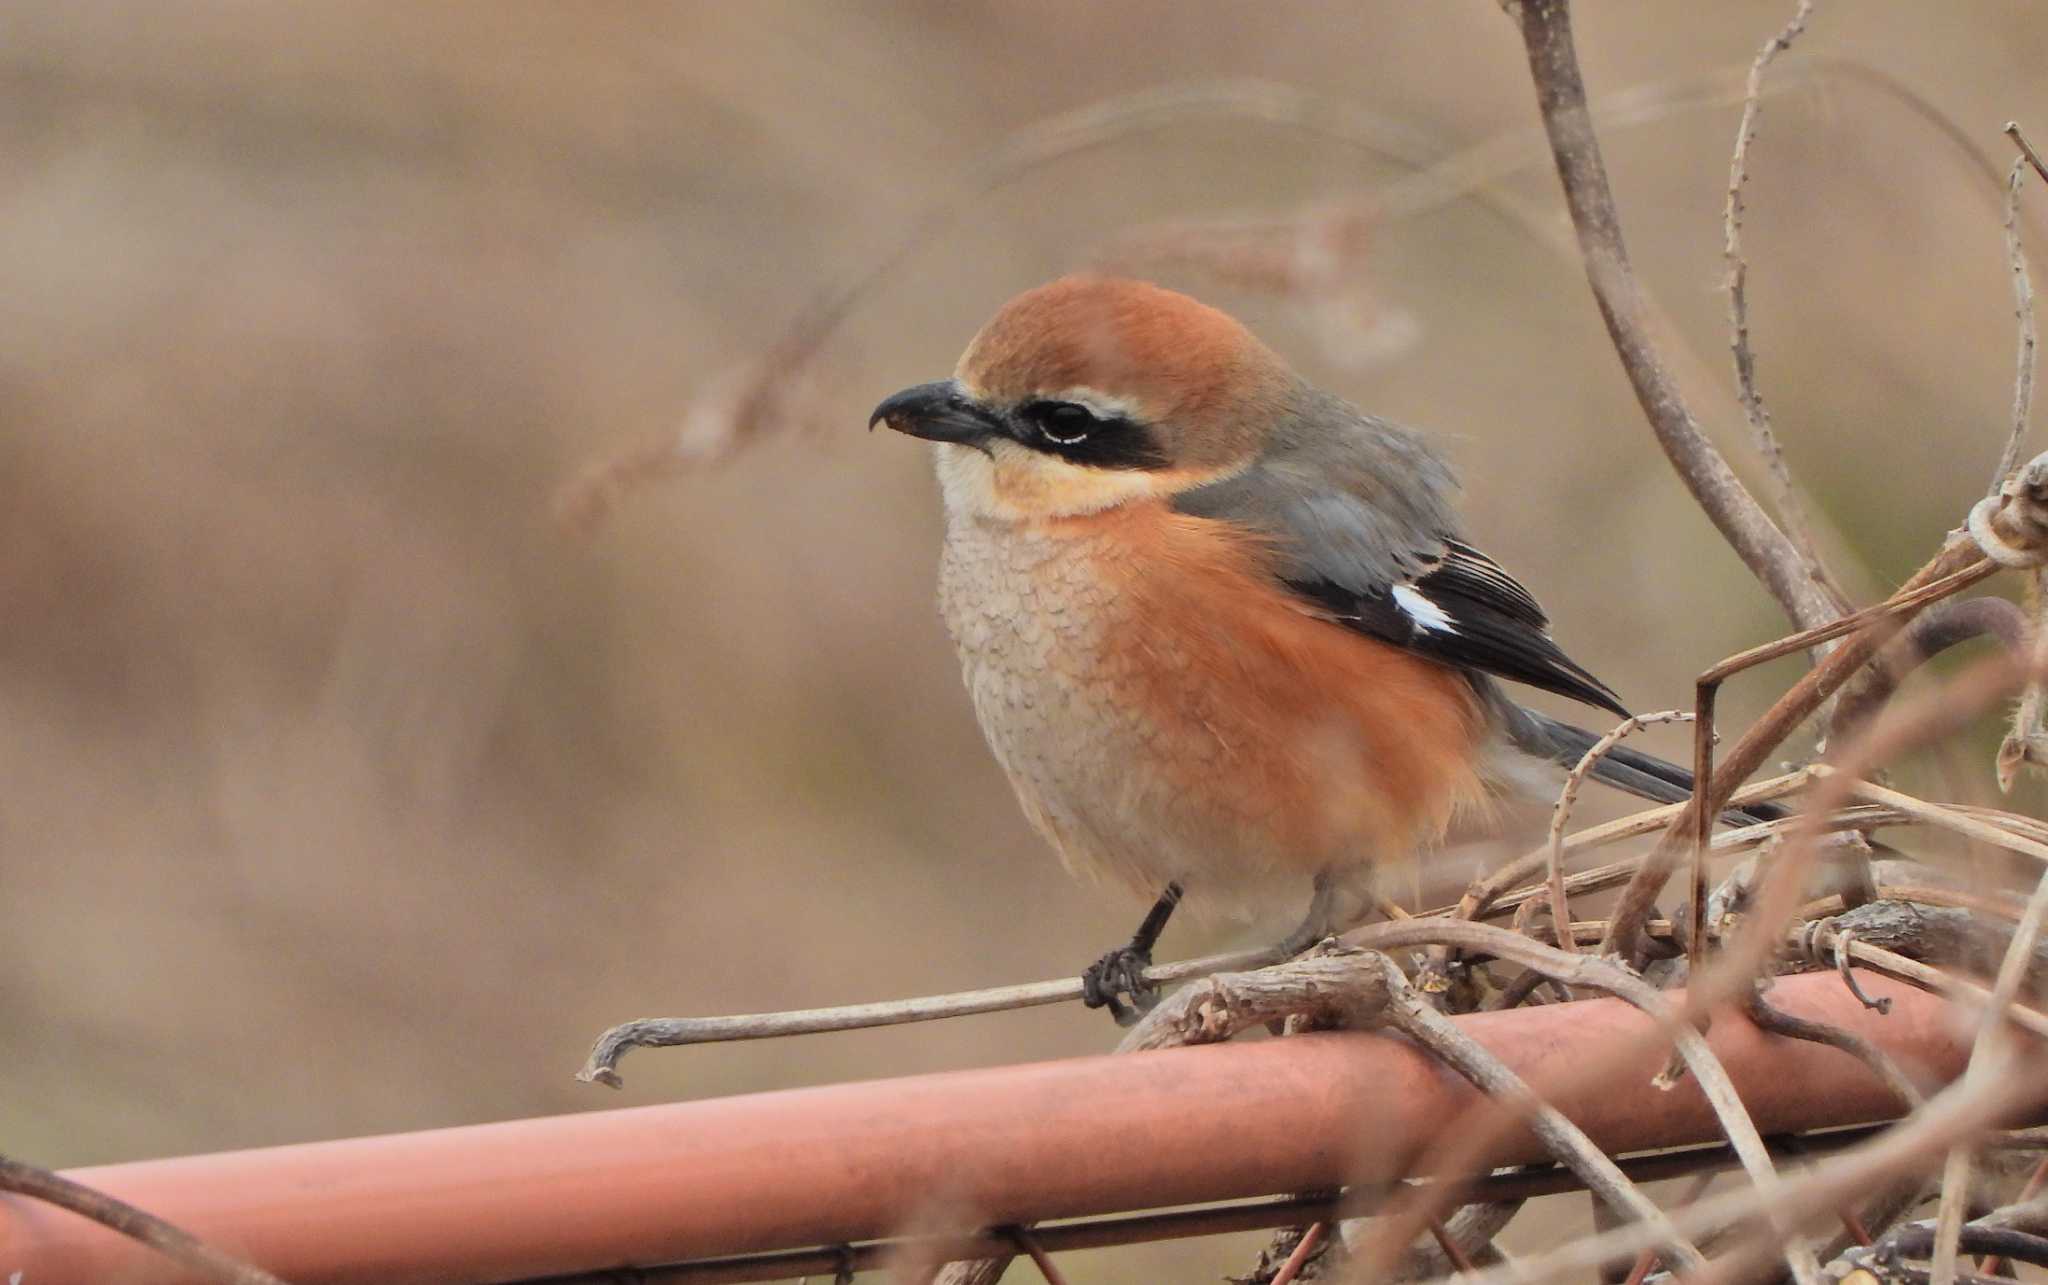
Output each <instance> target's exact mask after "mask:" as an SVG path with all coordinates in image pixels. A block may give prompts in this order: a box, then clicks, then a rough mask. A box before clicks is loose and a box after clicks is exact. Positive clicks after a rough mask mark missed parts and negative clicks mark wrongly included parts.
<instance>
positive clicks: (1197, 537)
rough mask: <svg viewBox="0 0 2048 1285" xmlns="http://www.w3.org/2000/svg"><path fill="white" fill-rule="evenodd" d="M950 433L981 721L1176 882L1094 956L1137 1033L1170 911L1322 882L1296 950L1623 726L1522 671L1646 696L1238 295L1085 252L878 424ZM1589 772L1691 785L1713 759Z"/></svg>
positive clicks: (1082, 818)
mask: <svg viewBox="0 0 2048 1285" xmlns="http://www.w3.org/2000/svg"><path fill="white" fill-rule="evenodd" d="M878 424H879V425H884V426H886V427H889V428H892V429H895V430H897V431H898V432H901V433H904V434H908V435H909V436H912V437H916V438H921V439H924V440H926V441H928V442H930V443H932V449H933V454H934V456H935V467H936V471H937V474H938V480H939V489H940V492H941V496H942V499H943V503H944V508H945V537H944V543H943V551H942V554H941V558H940V571H939V602H940V614H941V615H942V616H943V618H944V620H945V623H946V626H947V629H948V631H949V632H950V634H951V635H952V638H953V641H954V644H955V646H956V649H957V651H958V653H959V660H960V666H961V672H962V676H963V678H964V679H965V682H966V686H967V690H968V693H969V695H970V697H971V700H972V703H973V706H974V710H975V714H976V717H977V720H978V721H979V723H980V725H981V729H982V732H983V734H984V736H985V738H986V739H987V742H988V745H989V748H990V749H991V751H992V752H993V753H994V756H995V758H996V760H997V761H998V762H999V763H1000V765H1001V766H1002V768H1003V770H1004V772H1005V773H1006V774H1007V775H1008V777H1009V780H1010V783H1011V785H1012V786H1013V787H1014V790H1015V793H1016V796H1017V799H1018V802H1019V803H1020V804H1021V805H1022V808H1023V811H1024V813H1025V815H1026V817H1027V818H1028V819H1029V820H1030V822H1031V824H1032V825H1033V826H1034V828H1035V829H1036V830H1037V831H1038V832H1039V833H1040V834H1041V835H1042V836H1043V837H1044V838H1045V839H1046V840H1047V841H1048V842H1049V843H1050V844H1051V845H1052V847H1053V848H1054V849H1055V850H1056V851H1057V852H1058V854H1059V856H1060V857H1061V859H1062V860H1063V862H1064V863H1065V864H1066V866H1067V867H1068V869H1069V870H1070V871H1072V872H1074V873H1076V874H1081V875H1094V876H1107V877H1109V878H1111V879H1114V880H1117V881H1121V882H1122V883H1124V884H1127V885H1129V886H1130V887H1131V888H1132V889H1133V890H1135V891H1137V892H1138V893H1139V894H1140V895H1141V896H1150V897H1153V898H1154V900H1153V904H1152V907H1151V910H1150V911H1149V912H1148V913H1147V914H1146V915H1145V917H1144V919H1143V921H1142V922H1141V923H1140V924H1139V926H1138V929H1137V931H1136V932H1134V933H1133V934H1132V937H1131V940H1130V941H1129V942H1128V943H1126V944H1123V945H1120V946H1118V947H1117V948H1115V949H1113V950H1111V951H1109V952H1107V953H1106V954H1104V955H1103V956H1102V958H1101V959H1099V960H1097V961H1096V962H1095V963H1094V964H1093V965H1091V966H1090V967H1089V968H1088V969H1087V971H1086V972H1085V973H1084V974H1083V976H1082V979H1081V981H1082V991H1083V998H1084V1000H1085V1001H1086V1003H1087V1004H1088V1005H1089V1006H1090V1007H1093V1008H1103V1007H1106V1008H1108V1009H1109V1010H1110V1012H1111V1014H1112V1016H1114V1017H1115V1018H1116V1019H1117V1021H1118V1022H1119V1023H1120V1024H1129V1023H1130V1022H1132V1021H1134V1020H1136V1017H1137V1016H1138V1015H1139V1014H1141V1013H1142V1012H1143V1011H1144V1010H1145V1009H1146V1008H1147V1007H1149V1005H1150V1004H1151V1003H1153V1002H1154V1001H1155V1000H1156V990H1155V989H1154V988H1153V987H1152V986H1151V985H1150V984H1149V983H1148V982H1147V980H1146V978H1145V976H1144V973H1145V969H1146V968H1147V967H1149V966H1150V964H1151V962H1152V952H1153V950H1154V949H1155V947H1156V945H1157V943H1158V939H1159V937H1160V935H1161V934H1162V933H1163V931H1164V929H1165V927H1166V925H1167V922H1168V920H1169V919H1170V917H1171V916H1172V914H1173V912H1174V909H1175V908H1176V907H1177V906H1178V905H1179V904H1180V903H1181V901H1182V899H1183V897H1184V896H1188V895H1192V894H1196V893H1199V894H1201V895H1202V896H1203V897H1205V898H1210V897H1213V898H1216V899H1217V900H1218V901H1219V902H1220V903H1221V904H1225V905H1228V904H1232V903H1233V902H1237V901H1242V900H1243V899H1245V898H1248V897H1252V896H1255V895H1258V894H1260V893H1263V892H1266V891H1268V890H1271V889H1273V888H1276V887H1288V886H1300V885H1305V886H1306V889H1307V891H1308V893H1309V901H1308V910H1307V913H1306V914H1305V915H1304V916H1303V918H1302V920H1301V922H1300V924H1299V926H1298V927H1296V928H1295V929H1294V931H1292V932H1290V933H1289V934H1288V935H1287V937H1286V938H1285V939H1284V940H1283V941H1282V942H1281V943H1279V945H1278V950H1279V951H1281V952H1283V953H1285V954H1287V955H1293V954H1298V953H1300V952H1301V951H1303V950H1305V949H1307V948H1308V947H1309V946H1311V945H1313V944H1314V943H1315V942H1317V941H1319V940H1321V939H1322V938H1323V937H1324V936H1326V935H1327V934H1329V933H1331V932H1333V931H1341V930H1343V929H1344V928H1348V927H1350V926H1352V925H1353V924H1355V923H1357V922H1358V921H1360V920H1362V919H1363V918H1364V917H1365V915H1366V913H1367V912H1368V910H1369V909H1370V906H1371V904H1372V901H1371V898H1372V891H1371V890H1372V879H1373V874H1374V871H1375V870H1376V869H1382V868H1385V867H1386V866H1388V865H1389V864H1390V863H1395V862H1401V861H1405V860H1410V859H1418V858H1422V857H1426V855H1427V854H1428V853H1430V852H1431V851H1433V850H1435V849H1436V848H1437V847H1438V846H1439V845H1441V844H1442V842H1443V841H1444V838H1445V835H1446V833H1447V832H1448V830H1449V829H1450V827H1451V825H1452V823H1453V821H1454V820H1456V819H1459V818H1464V817H1472V818H1475V819H1478V820H1479V821H1480V823H1482V824H1484V822H1485V818H1487V817H1489V816H1491V815H1493V814H1495V813H1496V811H1497V809H1498V808H1499V806H1500V805H1501V804H1502V803H1503V802H1504V801H1507V800H1510V799H1514V798H1525V797H1531V796H1532V795H1533V792H1534V791H1535V789H1537V788H1538V786H1539V784H1540V783H1541V782H1542V781H1544V780H1552V781H1554V780H1555V779H1556V777H1557V775H1558V766H1559V765H1570V764H1573V763H1576V762H1577V761H1578V760H1579V758H1580V757H1581V756H1582V755H1583V754H1584V753H1585V752H1586V750H1587V749H1588V748H1589V747H1591V746H1592V744H1593V743H1594V742H1595V741H1596V740H1597V739H1598V738H1597V737H1596V736H1595V735H1594V733H1592V732H1590V731H1588V730H1586V729H1584V728H1581V727H1578V726H1576V725H1574V724H1571V723H1567V722H1563V721H1560V720H1557V719H1554V718H1551V717H1549V716H1547V715H1544V714H1542V713H1539V712H1537V711H1535V710H1532V709H1529V708H1527V707H1525V706H1523V705H1521V704H1519V703H1517V702H1516V701H1515V700H1514V699H1513V698H1512V697H1511V696H1510V695H1509V694H1508V693H1507V691H1506V690H1505V689H1504V686H1503V684H1504V683H1514V684H1520V685H1523V686H1527V687H1533V688H1536V689H1539V690H1542V691H1546V692H1552V693H1555V694H1557V695H1560V696H1564V697H1567V698H1569V699H1571V700H1574V701H1577V702H1580V703H1583V704H1585V705H1587V706H1590V707H1592V708H1594V709H1596V710H1600V711H1603V712H1604V713H1607V714H1610V715H1615V716H1617V717H1626V716H1627V713H1628V711H1627V709H1626V707H1625V706H1624V705H1623V704H1622V702H1621V699H1620V697H1619V696H1617V695H1616V694H1615V692H1614V691H1613V689H1611V688H1610V687H1608V686H1607V685H1606V684H1605V683H1603V682H1601V681H1600V680H1599V679H1598V678H1596V677H1595V676H1594V675H1593V674H1592V673H1590V672H1589V671H1588V670H1586V669H1585V668H1584V667H1583V666H1581V665H1579V664H1578V663H1577V662H1576V661H1574V660H1572V659H1571V658H1570V657H1569V656H1567V655H1566V654H1565V652H1564V651H1563V650H1562V649H1561V648H1560V647H1559V646H1558V644H1557V643H1556V642H1555V641H1554V640H1553V639H1552V637H1551V632H1550V622H1549V619H1548V617H1547V616H1546V615H1545V614H1544V611H1543V609H1542V608H1541V607H1540V606H1539V605H1538V604H1537V601H1536V599H1535V598H1534V597H1533V596H1532V595H1531V594H1530V593H1529V591H1528V590H1526V589H1525V588H1523V587H1522V585H1521V584H1520V583H1518V582H1517V581H1516V580H1515V579H1514V578H1513V577H1512V576H1511V575H1509V574H1508V573H1507V572H1506V571H1504V570H1502V568H1501V567H1500V566H1499V565H1498V564H1497V563H1496V562H1494V561H1493V560H1492V559H1491V558H1489V557H1488V556H1487V555H1486V554H1484V553H1482V552H1480V550H1479V549H1478V548H1476V547H1475V546H1474V545H1472V544H1471V543H1470V542H1469V541H1468V540H1467V539H1466V537H1465V535H1464V533H1463V532H1464V528H1463V524H1462V523H1461V521H1460V517H1459V514H1458V511H1457V504H1456V496H1457V482H1456V480H1455V478H1454V475H1453V472H1452V470H1451V468H1450V466H1449V464H1448V463H1447V462H1446V460H1445V458H1444V457H1443V455H1442V454H1441V453H1440V452H1439V451H1438V450H1437V449H1436V448H1435V447H1434V446H1433V445H1432V444H1431V443H1430V442H1429V441H1428V440H1427V439H1426V438H1425V437H1424V436H1423V435H1422V434H1421V433H1419V432H1417V431H1415V430H1412V429H1409V428H1405V427H1402V426H1400V425H1397V424H1395V423H1392V422H1389V421H1388V420H1385V419H1382V418H1379V417H1377V416H1374V415H1370V414H1367V413H1365V412H1364V411H1361V410H1359V409H1358V408H1356V407H1355V406H1353V405H1351V404H1350V403H1349V402H1347V401H1345V400H1343V399H1342V398H1340V397H1338V396H1336V395H1334V394H1332V393H1330V392H1327V391H1325V390H1323V389H1321V388H1319V387H1317V386H1315V385H1314V384H1312V383H1310V382H1309V381H1308V380H1306V379H1305V378H1303V377H1302V376H1300V375H1299V374H1297V373H1295V371H1294V370H1293V369H1292V368H1291V367H1290V366H1289V364H1288V363H1287V361H1286V360H1285V359H1284V358H1283V357H1281V356H1280V354H1279V353H1277V352H1276V351H1274V350H1273V349H1272V348H1270V347H1268V346H1267V345H1266V344H1265V343H1263V342H1262V341H1260V340H1259V339H1258V338H1257V337H1256V336H1254V335H1253V334H1252V332H1251V331H1250V330H1249V329H1247V328H1246V327H1245V326H1244V325H1242V324H1240V323H1239V322H1238V321H1237V320H1235V319H1234V318H1232V317H1230V316H1229V315H1227V314H1226V313H1224V312H1222V311H1220V310H1218V309H1216V308H1213V307H1210V306H1209V305H1207V304H1204V303H1201V302H1199V301H1197V300H1195V299H1193V298H1191V297H1189V296H1187V295H1185V294H1181V293H1178V292H1175V291H1172V290H1169V289H1166V288H1164V287H1162V286H1159V285H1155V284H1152V283H1149V282H1145V281H1139V280H1133V279H1128V278H1122V277H1116V276H1106V275H1096V274H1091V273H1082V274H1076V275H1070V276H1065V277H1061V278H1059V279H1057V280H1054V281H1052V282H1050V283H1048V284H1045V285H1041V286H1038V287H1036V288H1034V289H1031V290H1027V291H1025V292H1024V293H1022V294H1020V295H1018V296H1016V297H1015V298H1013V299H1011V300H1010V301H1008V302H1007V303H1005V304H1003V305H1002V307H1001V308H1000V309H998V310H997V312H996V313H995V315H994V317H993V318H992V319H990V320H989V322H988V323H987V324H986V325H985V326H983V327H982V329H981V330H980V332H979V333H978V334H976V335H975V336H974V338H973V339H972V341H971V342H970V343H969V344H968V346H967V349H966V351H965V352H964V353H963V354H962V356H961V357H960V360H959V363H958V364H957V366H956V367H955V369H954V371H953V374H952V376H951V377H950V378H948V379H942V380H938V381H935V382H931V383H924V384H919V385H917V386H915V387H911V388H906V389H904V390H903V391H901V392H898V393H896V394H894V395H893V396H890V397H888V398H887V399H885V400H884V401H882V402H881V404H880V405H878V406H877V407H876V408H875V410H874V413H873V415H872V416H871V417H870V419H869V422H868V427H869V428H870V429H873V428H874V427H875V426H876V425H878ZM1592 775H1593V776H1594V777H1595V778H1596V779H1598V780H1601V781H1603V782H1605V783H1607V784H1609V785H1611V786H1615V787H1618V788H1620V789H1622V790H1625V791H1628V792H1630V793H1632V794H1636V795H1639V796H1641V797H1644V798H1647V799H1650V800H1653V801H1657V802H1675V801H1677V800H1680V799H1683V798H1685V797H1686V796H1687V795H1688V793H1689V792H1690V791H1691V788H1692V777H1691V774H1690V773H1688V772H1687V771H1685V770H1684V769H1683V768H1680V767H1678V766H1676V765H1674V764H1671V763H1667V762H1665V761H1663V760H1661V759H1658V758H1655V757H1654V756H1651V755H1647V754H1642V753H1637V752H1635V751H1632V750H1628V749H1626V748H1620V749H1616V750H1613V751H1611V752H1610V753H1608V755H1607V756H1606V757H1605V758H1603V759H1601V760H1600V761H1599V762H1598V763H1597V765H1596V766H1595V767H1594V769H1593V771H1592Z"/></svg>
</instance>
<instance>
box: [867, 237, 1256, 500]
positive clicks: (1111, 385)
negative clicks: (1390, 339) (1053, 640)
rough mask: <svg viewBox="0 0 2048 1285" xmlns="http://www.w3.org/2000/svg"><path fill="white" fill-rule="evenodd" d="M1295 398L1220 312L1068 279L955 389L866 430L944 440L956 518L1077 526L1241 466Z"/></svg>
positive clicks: (1001, 324) (983, 336)
mask: <svg viewBox="0 0 2048 1285" xmlns="http://www.w3.org/2000/svg"><path fill="white" fill-rule="evenodd" d="M1295 387H1296V380H1295V378H1294V376H1293V375H1292V374H1291V373H1290V372H1289V371H1288V369H1287V366H1286V364H1285V363H1284V362H1283V361H1281V359H1280V358H1279V357H1278V356H1277V355H1276V354H1275V353H1274V352H1273V351H1272V350H1271V349H1269V348H1267V347H1266V346H1265V345H1264V344H1262V343H1260V342H1259V341H1258V340H1257V339H1256V338H1254V337H1253V336H1252V334H1251V332H1250V331H1248V330H1246V329H1245V328H1244V327H1243V326H1241V325H1239V324H1238V323H1237V322H1236V321H1234V320H1232V319H1231V318H1230V317H1228V316H1226V315H1224V314H1223V313H1221V312H1218V311H1217V310H1216V309H1214V308H1211V307H1208V306H1207V305H1205V304H1202V303H1198V302H1196V301H1195V300H1193V299H1190V298H1188V297H1187V296H1186V295H1182V294H1176V293H1174V292H1173V291H1171V290H1165V289H1162V288H1160V287H1158V286H1155V285H1150V284H1148V283H1146V282H1142V281H1129V280H1123V279H1119V278H1114V277H1097V276H1071V277H1062V278H1061V279H1060V280H1058V281H1054V282H1052V283H1050V284H1048V285H1043V286H1040V287H1038V288H1037V289H1035V290H1028V291H1026V292H1025V293H1023V294H1021V295H1018V296H1017V297H1016V298H1014V299H1012V300H1010V302H1008V303H1006V304H1004V305H1003V307H1002V309H1001V310H1000V311H999V312H997V313H996V315H995V316H994V318H992V319H991V320H990V321H989V323H988V324H987V325H986V326H983V327H982V329H981V333H980V334H978V335H976V336H975V337H974V341H973V342H972V343H970V344H968V346H967V351H966V353H964V354H963V355H962V356H961V358H960V364H959V366H958V367H957V368H956V369H955V370H954V372H953V378H951V379H946V380H940V381H938V382H936V383H930V384H919V385H917V386H916V387H914V388H906V389H905V390H903V391H902V392H900V393H897V394H896V395H895V396H893V397H890V398H889V399H888V400H886V401H884V402H883V403H882V404H881V405H880V406H877V407H876V408H875V413H874V416H873V417H872V419H870V421H869V426H870V427H872V426H873V425H875V424H887V425H888V426H889V427H891V428H893V429H896V430H897V431H898V432H902V433H908V434H910V435H911V436H913V437H922V438H925V439H927V440H929V441H932V442H936V443H939V447H938V451H939V475H940V479H941V481H942V483H943V485H944V487H945V492H946V502H947V504H948V506H949V507H952V508H954V509H956V510H960V511H964V512H966V513H969V514H971V515H973V516H977V517H986V518H998V519H1008V520H1022V519H1029V518H1052V517H1071V516H1077V515H1081V514H1086V513H1094V512H1100V511H1102V510H1104V509H1110V508H1114V507H1116V506H1118V505H1121V504H1128V503H1133V502H1137V501H1143V500H1156V499H1161V498H1165V497H1168V496H1171V495H1173V494H1175V493H1177V492H1180V491H1184V490H1187V489H1190V488H1192V487H1196V486H1201V485H1204V484H1205V483H1209V482H1214V481H1216V480H1218V479H1220V478H1224V477H1228V476H1230V475H1231V474H1232V473H1235V472H1237V471H1239V470H1241V469H1243V468H1244V467H1246V466H1247V465H1248V464H1249V463H1250V462H1251V461H1252V459H1253V458H1254V457H1255V456H1257V454H1258V452H1259V450H1260V449H1261V447H1262V446H1263V445H1264V442H1265V437H1266V435H1267V433H1268V432H1269V431H1270V430H1271V426H1272V425H1273V424H1274V423H1275V422H1276V421H1277V420H1278V419H1279V418H1280V416H1281V414H1282V413H1283V411H1284V409H1285V408H1286V406H1287V404H1288V401H1289V399H1290V397H1291V396H1292V393H1293V390H1294V388H1295Z"/></svg>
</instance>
